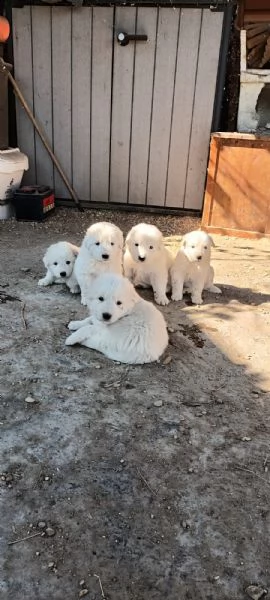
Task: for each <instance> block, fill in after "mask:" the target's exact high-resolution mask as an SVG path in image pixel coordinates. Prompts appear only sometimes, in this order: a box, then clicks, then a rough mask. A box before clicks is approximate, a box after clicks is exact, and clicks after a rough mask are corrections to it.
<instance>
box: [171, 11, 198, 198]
mask: <svg viewBox="0 0 270 600" xmlns="http://www.w3.org/2000/svg"><path fill="white" fill-rule="evenodd" d="M201 19H202V11H201V10H199V9H194V8H192V9H188V8H187V9H184V10H182V11H181V17H180V30H179V42H178V56H177V70H176V79H175V92H174V103H173V115H172V126H171V144H170V153H169V165H168V180H167V193H166V206H169V207H175V208H180V207H182V206H183V205H184V195H185V182H186V172H187V163H188V151H189V140H190V132H191V123H192V112H193V100H194V86H195V80H196V72H197V59H198V51H199V43H200V30H201Z"/></svg>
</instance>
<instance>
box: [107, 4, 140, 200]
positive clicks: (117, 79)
mask: <svg viewBox="0 0 270 600" xmlns="http://www.w3.org/2000/svg"><path fill="white" fill-rule="evenodd" d="M135 17H136V9H135V8H131V7H124V8H122V7H121V8H116V15H115V42H114V68H113V97H112V124H111V165H110V202H123V203H126V202H127V196H128V171H129V151H130V124H131V107H132V84H133V66H134V64H133V63H134V48H135V46H134V43H129V44H128V46H123V47H122V46H120V45H119V44H118V42H117V40H116V34H117V33H118V32H119V31H126V32H127V33H134V31H135V22H136V19H135Z"/></svg>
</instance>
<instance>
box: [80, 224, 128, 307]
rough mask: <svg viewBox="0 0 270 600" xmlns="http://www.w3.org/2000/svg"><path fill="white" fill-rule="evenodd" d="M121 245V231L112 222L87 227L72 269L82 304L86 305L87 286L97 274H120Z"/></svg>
mask: <svg viewBox="0 0 270 600" xmlns="http://www.w3.org/2000/svg"><path fill="white" fill-rule="evenodd" d="M123 245H124V238H123V233H122V231H121V230H120V229H119V227H116V225H113V224H112V223H106V222H103V223H94V225H91V227H89V228H88V229H87V232H86V234H85V237H84V239H83V242H82V245H81V248H80V252H79V256H78V258H77V260H76V265H75V270H74V272H75V275H76V277H77V280H78V282H79V285H80V288H81V294H82V296H81V303H82V304H84V305H86V296H87V288H88V286H89V285H90V284H91V282H92V281H93V279H94V278H95V277H96V276H97V275H100V274H101V273H105V272H108V271H109V272H111V273H119V274H122V269H123Z"/></svg>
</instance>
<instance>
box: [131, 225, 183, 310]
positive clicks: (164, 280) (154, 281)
mask: <svg viewBox="0 0 270 600" xmlns="http://www.w3.org/2000/svg"><path fill="white" fill-rule="evenodd" d="M172 261H173V257H172V255H171V253H170V251H169V250H168V249H167V248H165V246H164V243H163V238H162V233H161V231H159V229H158V228H157V227H155V225H148V224H147V223H140V224H139V225H135V227H132V229H131V230H130V231H129V233H128V234H127V238H126V250H125V253H124V274H125V276H126V277H128V279H129V280H130V281H131V282H132V283H133V285H134V286H135V287H151V288H153V292H154V298H155V301H156V303H157V304H163V305H165V304H169V300H168V298H167V296H166V290H167V288H168V279H169V269H170V266H171V264H172Z"/></svg>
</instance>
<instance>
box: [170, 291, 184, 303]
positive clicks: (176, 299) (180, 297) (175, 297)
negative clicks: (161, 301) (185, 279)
mask: <svg viewBox="0 0 270 600" xmlns="http://www.w3.org/2000/svg"><path fill="white" fill-rule="evenodd" d="M172 300H173V301H174V302H179V300H183V294H176V293H174V294H172Z"/></svg>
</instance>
